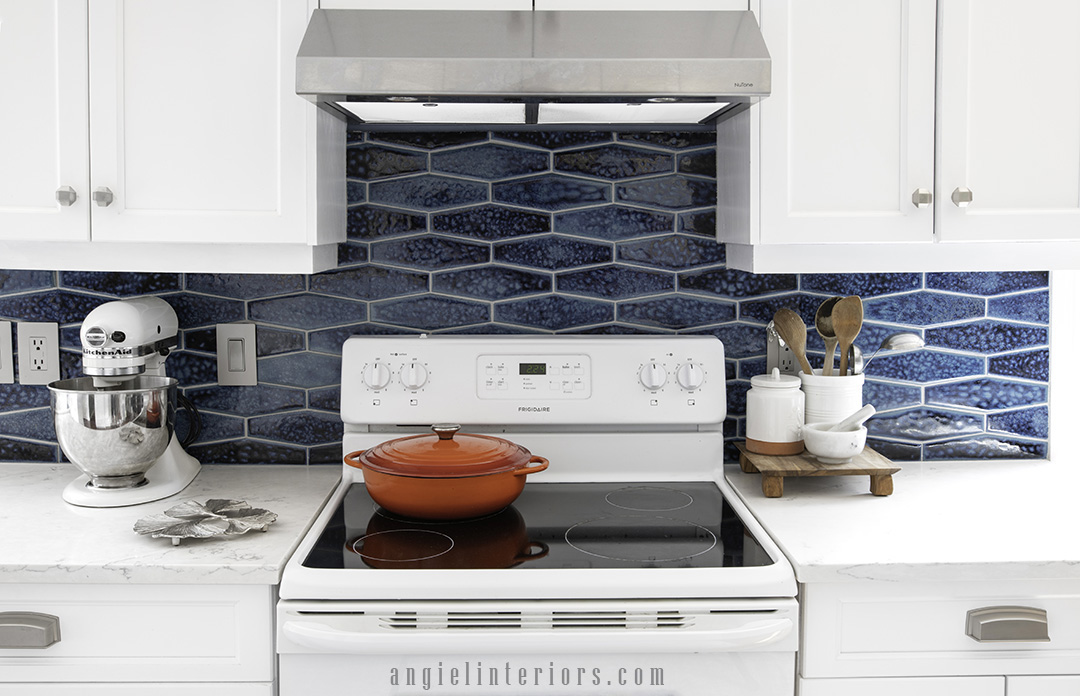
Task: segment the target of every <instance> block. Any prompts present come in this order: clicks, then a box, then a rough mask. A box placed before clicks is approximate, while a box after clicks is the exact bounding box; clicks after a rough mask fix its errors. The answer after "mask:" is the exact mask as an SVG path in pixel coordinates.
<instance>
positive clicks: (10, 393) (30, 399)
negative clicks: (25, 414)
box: [0, 384, 51, 412]
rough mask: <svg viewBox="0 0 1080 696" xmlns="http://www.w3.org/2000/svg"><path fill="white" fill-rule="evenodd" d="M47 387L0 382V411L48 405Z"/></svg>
mask: <svg viewBox="0 0 1080 696" xmlns="http://www.w3.org/2000/svg"><path fill="white" fill-rule="evenodd" d="M50 400H51V397H50V396H49V390H48V389H42V388H41V387H39V386H36V385H26V384H0V412H2V411H17V410H19V409H24V408H36V407H40V406H48V405H49V402H50Z"/></svg>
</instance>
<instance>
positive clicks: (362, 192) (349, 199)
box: [345, 179, 367, 206]
mask: <svg viewBox="0 0 1080 696" xmlns="http://www.w3.org/2000/svg"><path fill="white" fill-rule="evenodd" d="M366 202H367V184H366V183H364V182H362V181H356V180H354V179H349V180H347V181H346V182H345V204H346V205H349V206H354V205H358V204H360V203H366Z"/></svg>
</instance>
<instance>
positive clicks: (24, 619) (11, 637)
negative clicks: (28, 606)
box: [0, 611, 60, 649]
mask: <svg viewBox="0 0 1080 696" xmlns="http://www.w3.org/2000/svg"><path fill="white" fill-rule="evenodd" d="M59 642H60V617H58V616H53V615H52V614H40V613H38V612H33V611H5V612H0V648H2V649H13V648H33V649H41V648H47V647H49V646H50V645H52V644H53V643H59Z"/></svg>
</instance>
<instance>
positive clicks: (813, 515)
mask: <svg viewBox="0 0 1080 696" xmlns="http://www.w3.org/2000/svg"><path fill="white" fill-rule="evenodd" d="M897 466H899V467H901V470H900V471H899V472H897V473H896V474H894V475H893V485H894V492H893V494H892V495H890V496H880V497H878V496H873V495H871V494H870V490H869V485H870V481H869V477H868V476H825V477H812V478H811V477H808V478H785V479H784V495H783V497H780V498H766V497H765V496H764V495H763V494H762V492H761V476H760V475H759V474H745V473H743V472H742V471H741V470H740V469H739V467H738V465H737V464H729V465H727V466H726V467H725V474H726V477H727V479H728V481H729V482H730V483H731V484H732V485H733V486H734V487H735V489H736V491H737V493H738V494H739V496H740V497H741V498H742V499H743V500H744V501H745V502H746V504H747V505H748V506H749V507H750V509H751V510H752V511H753V513H754V515H755V516H756V517H757V518H758V520H759V521H760V522H761V524H762V526H764V527H765V529H766V530H767V531H768V532H769V534H770V535H771V536H772V538H773V539H775V540H776V542H777V544H779V546H780V548H781V549H783V550H784V553H785V554H787V557H788V559H789V560H790V561H791V563H792V565H794V566H795V574H796V577H797V578H798V579H799V581H800V582H804V583H810V582H842V581H861V580H879V581H901V580H946V581H948V580H994V579H1021V580H1023V579H1036V578H1067V579H1075V580H1077V581H1078V582H1080V505H1078V504H1077V501H1076V498H1077V495H1078V494H1080V466H1077V465H1076V464H1075V463H1073V464H1064V463H1053V462H1049V461H1043V460H1039V461H976V462H898V463H897Z"/></svg>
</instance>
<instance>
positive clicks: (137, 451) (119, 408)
mask: <svg viewBox="0 0 1080 696" xmlns="http://www.w3.org/2000/svg"><path fill="white" fill-rule="evenodd" d="M176 385H177V381H176V380H175V379H172V378H171V377H158V376H153V375H142V376H139V377H136V378H135V379H132V380H129V381H126V382H123V383H122V384H121V385H119V386H117V387H109V388H98V387H95V386H94V381H93V378H91V377H79V378H77V379H62V380H60V381H58V382H53V383H52V384H50V385H49V391H50V392H51V394H52V410H53V423H54V424H55V425H56V439H57V442H59V443H60V449H61V450H63V451H64V454H65V455H67V458H68V459H70V460H71V462H72V463H73V464H74V465H75V466H77V467H78V468H79V470H80V471H82V472H83V473H84V474H86V475H87V476H88V477H90V485H91V486H94V487H96V488H131V487H133V486H139V485H142V484H143V483H145V482H146V477H145V474H146V472H147V470H148V469H150V467H151V466H153V464H154V462H155V461H156V460H157V458H158V457H160V456H161V455H162V454H163V453H164V452H165V448H166V447H168V446H169V440H170V439H171V438H172V434H173V419H174V417H175V412H176Z"/></svg>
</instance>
